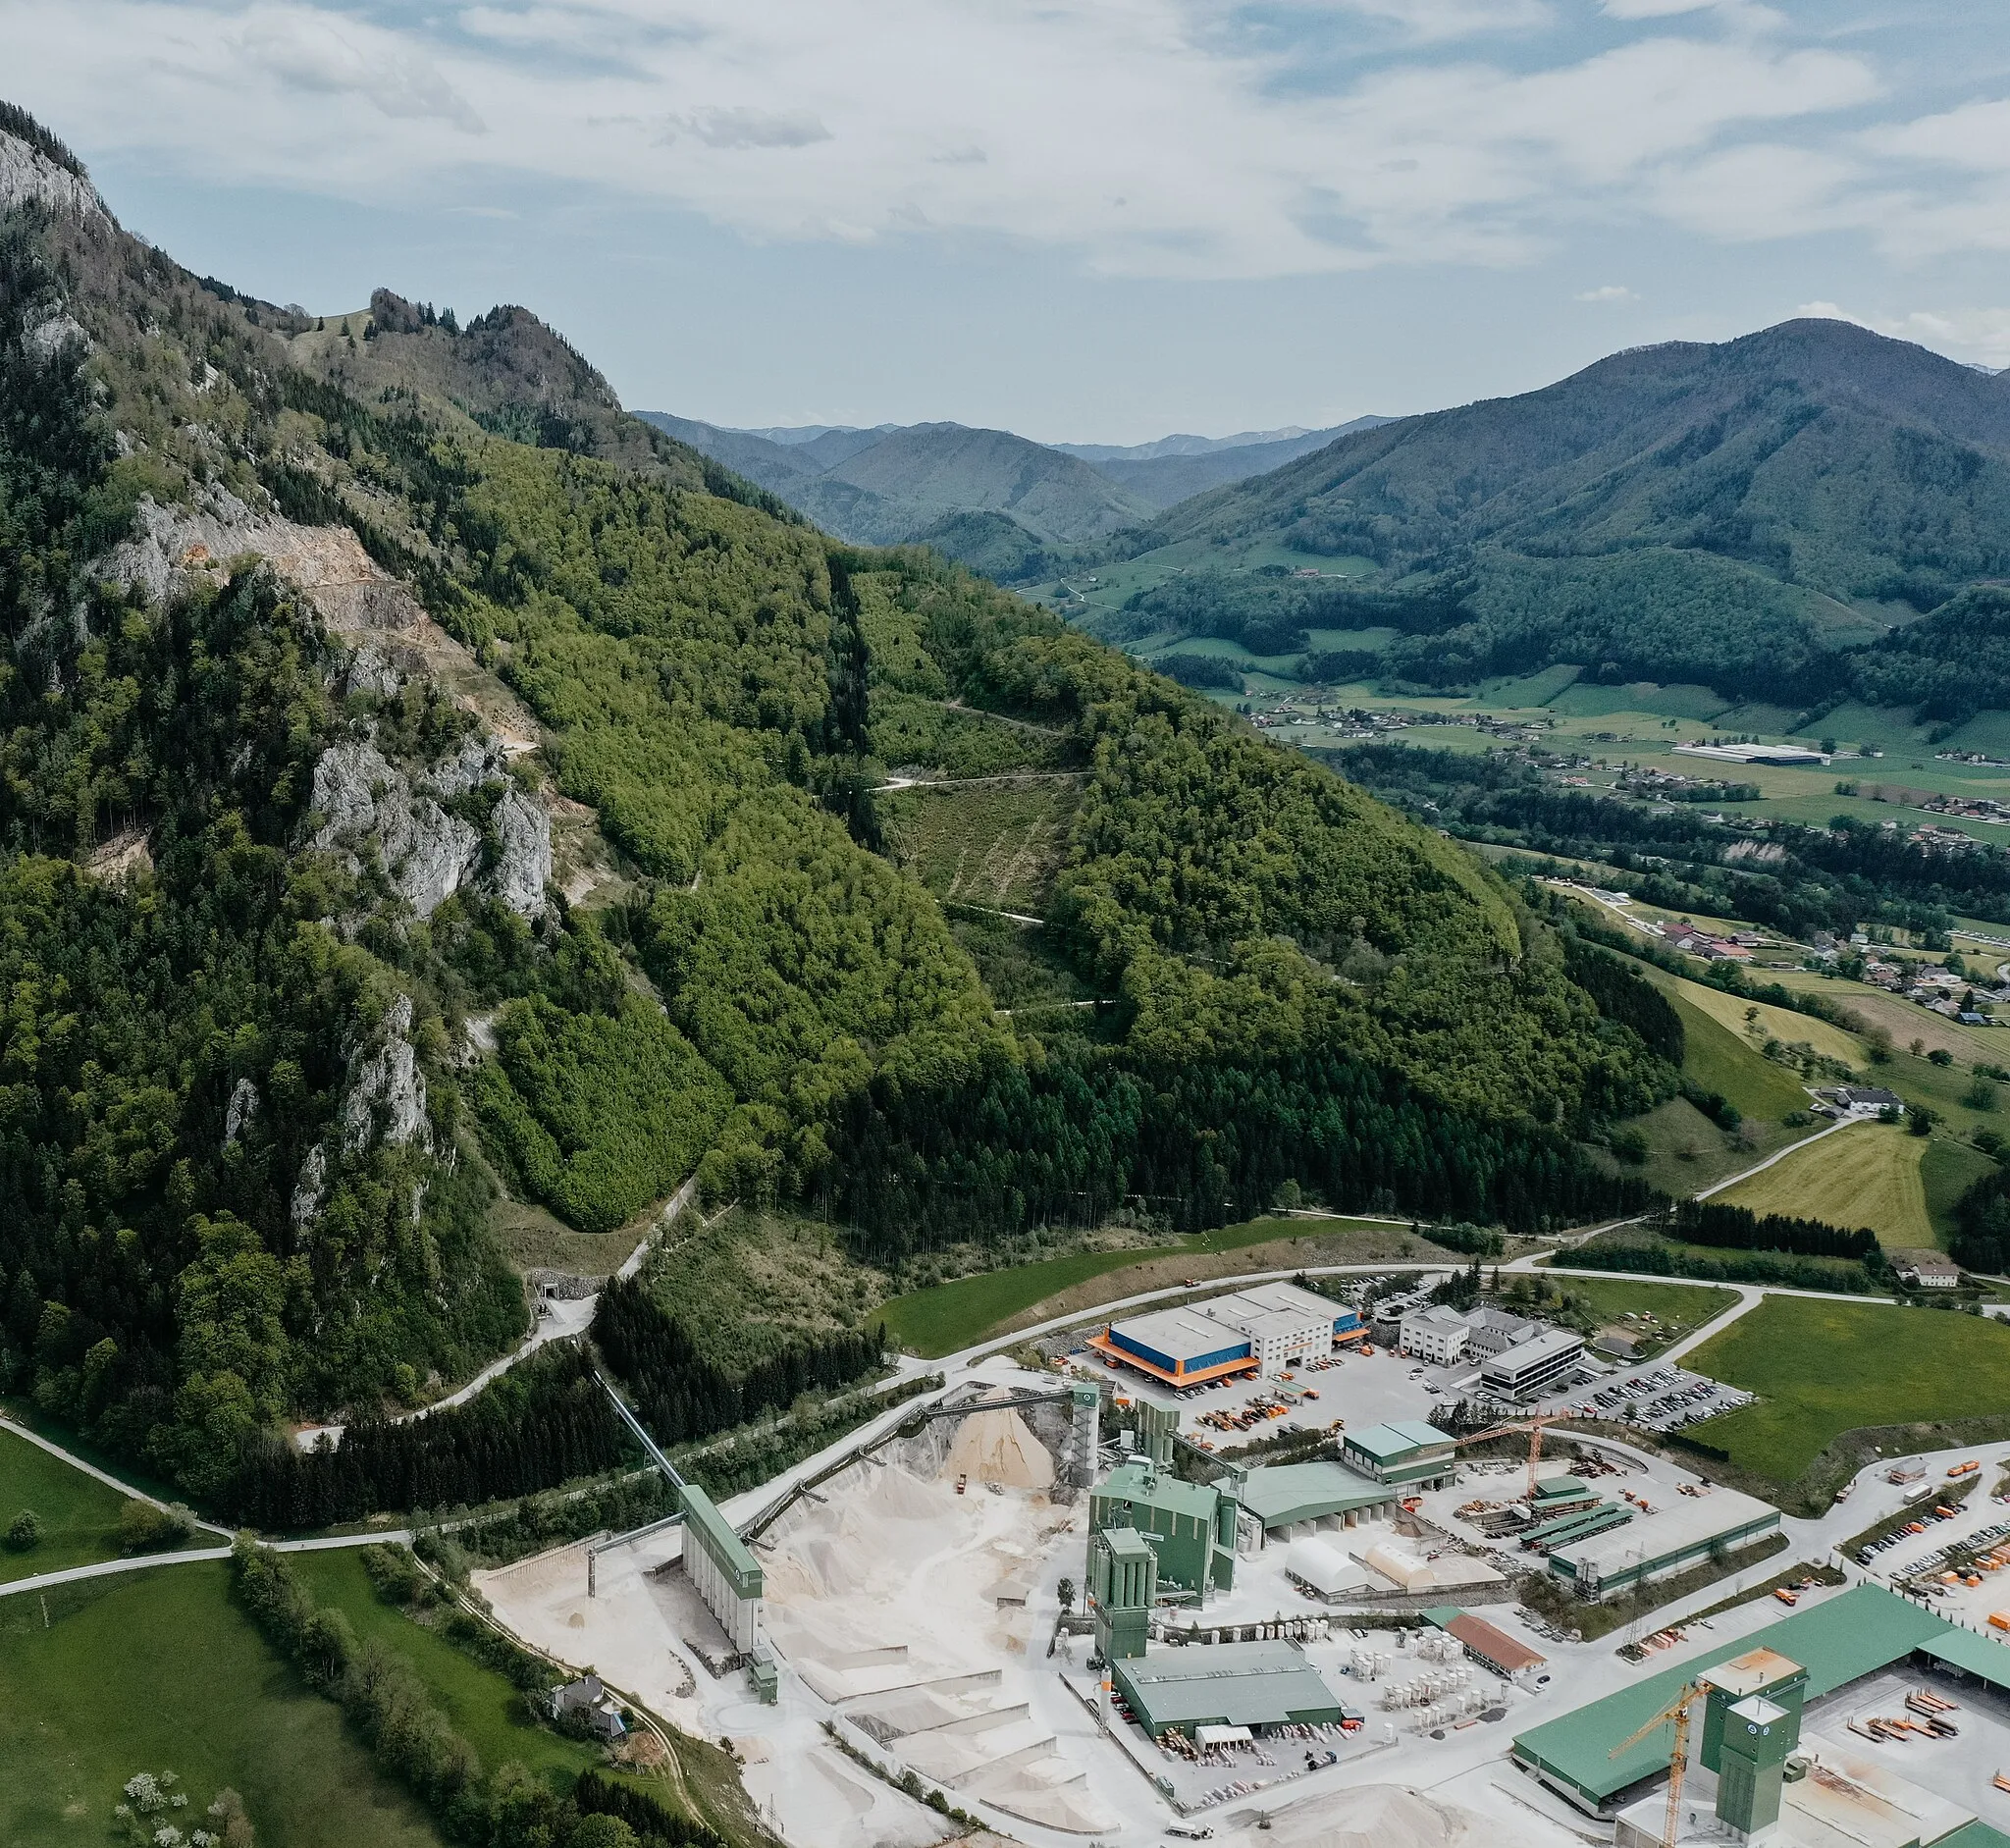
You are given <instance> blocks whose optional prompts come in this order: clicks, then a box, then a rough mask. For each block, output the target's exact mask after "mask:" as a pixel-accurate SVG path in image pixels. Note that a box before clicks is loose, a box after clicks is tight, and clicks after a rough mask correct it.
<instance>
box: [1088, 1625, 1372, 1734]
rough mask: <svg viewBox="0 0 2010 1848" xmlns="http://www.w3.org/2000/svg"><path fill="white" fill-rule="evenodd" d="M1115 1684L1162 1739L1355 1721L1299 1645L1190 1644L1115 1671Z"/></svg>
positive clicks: (1151, 1731)
mask: <svg viewBox="0 0 2010 1848" xmlns="http://www.w3.org/2000/svg"><path fill="white" fill-rule="evenodd" d="M1110 1679H1111V1680H1112V1682H1113V1683H1114V1684H1115V1686H1116V1691H1117V1692H1118V1693H1119V1694H1120V1695H1122V1696H1123V1698H1124V1700H1125V1702H1126V1704H1127V1705H1128V1706H1129V1707H1130V1709H1131V1712H1132V1714H1133V1715H1134V1716H1136V1717H1137V1723H1138V1724H1139V1725H1140V1726H1142V1727H1143V1728H1144V1730H1145V1731H1146V1732H1147V1733H1148V1734H1150V1736H1151V1737H1152V1738H1154V1739H1156V1738H1157V1737H1158V1736H1159V1734H1160V1733H1162V1732H1165V1731H1167V1730H1169V1729H1170V1728H1172V1727H1175V1726H1177V1727H1178V1728H1179V1729H1180V1731H1182V1732H1184V1733H1185V1734H1186V1735H1187V1737H1188V1738H1190V1739H1191V1738H1194V1737H1196V1735H1197V1734H1198V1732H1199V1730H1200V1728H1201V1727H1203V1726H1209V1727H1213V1726H1222V1727H1227V1728H1230V1729H1232V1734H1233V1731H1234V1729H1243V1731H1242V1736H1244V1737H1246V1736H1248V1734H1252V1733H1258V1732H1265V1731H1268V1730H1269V1729H1270V1728H1272V1727H1274V1726H1287V1725H1301V1726H1319V1725H1332V1724H1334V1723H1336V1722H1338V1721H1339V1720H1340V1719H1342V1718H1344V1717H1351V1716H1349V1715H1348V1713H1347V1711H1346V1709H1345V1708H1343V1706H1342V1705H1341V1702H1340V1699H1339V1697H1338V1696H1337V1695H1336V1694H1335V1693H1334V1692H1333V1690H1332V1689H1331V1688H1330V1687H1328V1686H1327V1685H1326V1682H1325V1680H1324V1678H1323V1677H1322V1676H1321V1675H1320V1673H1319V1670H1318V1669H1317V1668H1315V1667H1313V1665H1312V1664H1311V1663H1310V1662H1308V1661H1307V1660H1306V1658H1305V1652H1304V1651H1303V1650H1302V1649H1300V1648H1299V1647H1298V1645H1297V1644H1296V1643H1292V1642H1272V1643H1216V1644H1213V1645H1209V1646H1203V1645H1199V1644H1189V1645H1188V1646H1187V1647H1186V1648H1184V1649H1164V1650H1160V1651H1158V1652H1157V1653H1156V1654H1154V1655H1150V1656H1145V1657H1139V1658H1135V1659H1133V1660H1130V1661H1117V1662H1112V1663H1110Z"/></svg>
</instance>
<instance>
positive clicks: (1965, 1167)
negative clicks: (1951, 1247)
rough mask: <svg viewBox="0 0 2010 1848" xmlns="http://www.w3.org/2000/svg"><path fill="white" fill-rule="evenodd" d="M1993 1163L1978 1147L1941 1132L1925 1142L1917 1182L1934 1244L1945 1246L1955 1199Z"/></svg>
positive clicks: (1991, 1168) (1951, 1230) (1952, 1222)
mask: <svg viewBox="0 0 2010 1848" xmlns="http://www.w3.org/2000/svg"><path fill="white" fill-rule="evenodd" d="M1995 1165H1996V1164H1995V1163H1994V1162H1992V1161H1991V1160H1990V1159H1989V1158H1988V1157H1987V1156H1986V1155H1984V1153H1983V1152H1982V1150H1981V1149H1979V1148H1971V1147H1969V1145H1968V1144H1967V1143H1966V1142H1957V1141H1954V1140H1952V1139H1951V1138H1949V1137H1947V1136H1944V1135H1936V1136H1934V1137H1933V1138H1932V1140H1931V1141H1930V1142H1929V1143H1928V1144H1927V1152H1926V1154H1925V1155H1924V1156H1923V1157H1922V1158H1921V1161H1920V1184H1921V1186H1922V1187H1923V1188H1925V1190H1926V1196H1927V1219H1928V1221H1929V1223H1931V1226H1932V1228H1933V1242H1934V1243H1935V1244H1937V1245H1939V1246H1941V1247H1942V1248H1943V1249H1944V1248H1945V1247H1946V1244H1947V1241H1949V1240H1950V1239H1951V1238H1953V1236H1954V1206H1955V1202H1956V1201H1957V1200H1959V1199H1960V1198H1961V1196H1962V1195H1963V1194H1964V1193H1965V1192H1967V1191H1968V1189H1969V1188H1971V1187H1972V1186H1974V1184H1975V1183H1976V1182H1978V1181H1980V1180H1981V1179H1982V1178H1983V1176H1984V1175H1985V1174H1988V1173H1990V1172H1991V1171H1992V1170H1993V1169H1994V1168H1995Z"/></svg>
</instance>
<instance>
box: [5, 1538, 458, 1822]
mask: <svg viewBox="0 0 2010 1848" xmlns="http://www.w3.org/2000/svg"><path fill="white" fill-rule="evenodd" d="M44 1606H46V1616H45V1611H44V1609H43V1607H44ZM45 1621H46V1625H47V1627H44V1623H45ZM0 1766H4V1767H5V1774H4V1775H0V1841H4V1842H6V1843H7V1844H8V1848H73V1845H74V1844H80V1843H98V1842H104V1841H107V1840H111V1839H115V1837H114V1836H113V1835H112V1832H111V1831H112V1825H113V1816H112V1810H113V1806H114V1805H115V1804H117V1803H120V1802H123V1801H124V1798H123V1797H122V1796H121V1794H120V1793H121V1789H122V1787H123V1786H124V1784H125V1783H126V1781H127V1779H128V1778H130V1777H132V1775H133V1773H134V1772H135V1771H140V1770H151V1771H154V1772H156V1773H158V1772H160V1771H163V1770H172V1771H174V1772H176V1773H177V1775H178V1777H179V1778H180V1788H181V1789H182V1790H183V1791H185V1792H186V1793H187V1794H188V1796H189V1799H190V1802H189V1813H190V1815H191V1816H192V1818H193V1819H194V1820H195V1821H196V1822H199V1821H200V1818H201V1815H202V1812H203V1811H204V1810H205V1809H206V1808H207V1807H208V1805H209V1803H210V1802H211V1800H212V1799H213V1798H214V1797H215V1795H216V1793H217V1792H218V1791H219V1790H220V1789H222V1788H224V1787H226V1786H228V1787H230V1788H231V1789H234V1790H236V1791H237V1792H238V1794H239V1795H240V1796H241V1797H242V1798H243V1800H244V1807H245V1810H246V1812H247V1814H248V1815H249V1817H250V1819H251V1822H252V1824H253V1826H254V1827H255V1828H256V1830H257V1833H258V1842H259V1848H440V1844H441V1837H440V1836H439V1834H438V1833H437V1832H436V1831H435V1829H434V1827H433V1824H432V1822H430V1820H429V1819H428V1818H427V1816H426V1815H425V1813H424V1812H423V1811H422V1810H421V1809H420V1808H419V1806H418V1805H417V1804H416V1803H414V1802H412V1801H411V1800H410V1799H409V1798H408V1797H406V1796H405V1795H404V1793H403V1792H402V1791H400V1790H398V1789H397V1788H396V1787H395V1786H394V1785H392V1784H391V1783H390V1782H389V1781H388V1780H387V1779H385V1778H384V1777H382V1776H380V1775H379V1773H378V1771H377V1769H376V1768H375V1767H374V1765H373V1764H372V1763H371V1760H370V1757H369V1755H368V1753H367V1752H365V1751H364V1749H363V1747H362V1746H361V1745H360V1744H358V1743H357V1742H356V1740H355V1739H354V1738H353V1737H352V1736H351V1735H350V1733H349V1731H348V1729H347V1728H346V1726H345V1725H344V1721H343V1716H342V1711H341V1709H340V1708H338V1707H337V1706H336V1705H335V1703H334V1702H332V1701H329V1700H326V1699H324V1698H323V1697H322V1696H321V1695H319V1694H316V1693H314V1692H312V1691H311V1690H309V1689H308V1688H307V1687H305V1686H304V1685H303V1684H302V1683H301V1681H300V1680H299V1678H298V1676H297V1675H296V1674H295V1673H294V1671H293V1670H292V1668H291V1666H289V1665H288V1664H287V1663H284V1662H282V1661H281V1660H280V1659H279V1657H278V1656H276V1655H275V1654H273V1653H272V1651H271V1650H269V1649H268V1648H267V1647H266V1645H265V1642H264V1640H263V1639H262V1638H261V1637H260V1636H259V1634H258V1632H257V1631H256V1630H254V1629H253V1628H252V1627H251V1624H250V1622H249V1621H248V1620H247V1619H246V1618H245V1617H244V1616H243V1615H242V1614H241V1612H240V1611H239V1610H238V1607H237V1605H236V1603H235V1602H234V1601H233V1600H232V1598H231V1595H230V1566H229V1565H228V1563H226V1562H225V1561H223V1560H212V1561H203V1562H197V1563H193V1564H188V1565H164V1566H157V1567H154V1568H152V1569H150V1570H147V1571H143V1572H135V1573H132V1574H131V1575H129V1576H125V1577H120V1578H114V1579H107V1580H99V1581H94V1582H89V1583H86V1584H82V1585H76V1586H65V1587H61V1588H59V1589H58V1590H57V1591H54V1592H50V1593H48V1594H46V1597H45V1598H37V1597H33V1596H26V1597H17V1598H12V1599H0ZM186 1832H187V1829H186V1827H185V1828H184V1833H186Z"/></svg>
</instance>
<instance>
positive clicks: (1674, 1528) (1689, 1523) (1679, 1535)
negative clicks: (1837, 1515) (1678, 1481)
mask: <svg viewBox="0 0 2010 1848" xmlns="http://www.w3.org/2000/svg"><path fill="white" fill-rule="evenodd" d="M1609 1511H1610V1512H1612V1513H1613V1514H1614V1515H1619V1514H1620V1513H1621V1512H1622V1511H1623V1512H1624V1513H1625V1514H1629V1515H1630V1514H1631V1513H1632V1511H1631V1510H1630V1509H1625V1510H1621V1509H1619V1508H1616V1507H1613V1508H1610V1509H1609ZM1564 1518H1566V1519H1577V1520H1583V1521H1586V1522H1587V1523H1589V1522H1590V1520H1591V1517H1589V1516H1577V1517H1569V1516H1566V1517H1564ZM1778 1531H1779V1510H1778V1509H1777V1508H1776V1507H1774V1506H1773V1505H1772V1504H1771V1503H1770V1502H1762V1501H1760V1500H1759V1498H1758V1497H1757V1496H1751V1495H1740V1494H1739V1493H1738V1492H1737V1491H1736V1490H1735V1489H1713V1490H1712V1491H1711V1492H1710V1493H1709V1494H1708V1495H1699V1496H1693V1497H1691V1496H1677V1497H1675V1498H1674V1499H1673V1500H1672V1502H1671V1503H1670V1504H1669V1505H1667V1506H1666V1507H1663V1508H1658V1509H1657V1510H1656V1511H1655V1512H1654V1513H1652V1514H1640V1515H1633V1517H1632V1518H1630V1519H1615V1520H1613V1521H1612V1522H1610V1523H1609V1524H1607V1525H1605V1526H1604V1527H1603V1529H1602V1530H1601V1529H1599V1528H1597V1527H1595V1526H1590V1525H1587V1527H1586V1528H1585V1529H1583V1530H1580V1532H1579V1533H1578V1534H1577V1535H1573V1536H1571V1537H1567V1538H1564V1537H1561V1536H1553V1538H1552V1540H1551V1543H1550V1549H1549V1551H1550V1570H1551V1572H1552V1573H1553V1574H1555V1576H1557V1577H1558V1578H1560V1579H1561V1580H1562V1581H1563V1582H1564V1584H1566V1585H1568V1586H1569V1587H1570V1589H1571V1590H1572V1591H1574V1592H1575V1593H1576V1594H1577V1596H1578V1597H1580V1598H1584V1599H1588V1600H1589V1599H1603V1598H1610V1597H1611V1596H1612V1595H1613V1593H1614V1592H1622V1591H1627V1590H1630V1589H1631V1588H1632V1587H1633V1586H1635V1585H1638V1584H1640V1583H1641V1582H1642V1581H1643V1580H1646V1579H1651V1578H1663V1577H1666V1575H1667V1574H1668V1573H1670V1572H1679V1571H1681V1570H1683V1568H1684V1567H1686V1566H1691V1565H1697V1564H1700V1563H1701V1562H1702V1561H1703V1560H1705V1559H1708V1558H1711V1557H1712V1556H1713V1555H1715V1554H1719V1553H1727V1552H1732V1551H1734V1550H1735V1549H1737V1548H1739V1547H1748V1546H1750V1545H1751V1544H1752V1543H1753V1542H1754V1541H1756V1540H1760V1539H1763V1538H1764V1537H1765V1536H1766V1535H1768V1534H1772V1533H1777V1532H1778ZM1559 1539H1560V1541H1561V1544H1558V1540H1559Z"/></svg>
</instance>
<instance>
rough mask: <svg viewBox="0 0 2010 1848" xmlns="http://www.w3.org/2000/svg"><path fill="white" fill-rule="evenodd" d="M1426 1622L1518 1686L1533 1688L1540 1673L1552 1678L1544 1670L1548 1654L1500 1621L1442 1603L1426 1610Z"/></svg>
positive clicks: (1488, 1667)
mask: <svg viewBox="0 0 2010 1848" xmlns="http://www.w3.org/2000/svg"><path fill="white" fill-rule="evenodd" d="M1424 1621H1425V1622H1426V1623H1435V1624H1436V1625H1437V1626H1438V1628H1439V1629H1441V1630H1443V1631H1444V1632H1445V1633H1446V1635H1448V1636H1450V1637H1451V1638H1452V1639H1453V1640H1454V1641H1455V1642H1456V1643H1458V1644H1459V1645H1460V1646H1461V1647H1462V1648H1463V1649H1464V1650H1465V1653H1466V1654H1467V1655H1468V1656H1470V1657H1471V1658H1472V1660H1473V1661H1474V1662H1476V1663H1479V1664H1480V1666H1481V1667H1483V1668H1486V1669H1490V1670H1491V1671H1492V1672H1493V1673H1495V1674H1497V1675H1500V1676H1501V1677H1502V1679H1504V1680H1507V1681H1512V1682H1513V1683H1515V1685H1516V1686H1517V1687H1533V1686H1535V1684H1536V1681H1537V1678H1538V1677H1539V1676H1540V1677H1541V1678H1542V1679H1544V1680H1547V1679H1548V1678H1549V1677H1548V1676H1547V1675H1543V1673H1542V1671H1543V1669H1544V1668H1546V1667H1547V1666H1548V1665H1549V1659H1548V1658H1547V1657H1546V1656H1543V1655H1541V1654H1539V1653H1538V1652H1537V1651H1535V1650H1533V1649H1530V1648H1529V1646H1528V1645H1527V1644H1526V1643H1524V1642H1522V1641H1520V1640H1519V1639H1518V1638H1516V1637H1512V1636H1509V1635H1508V1632H1507V1631H1506V1630H1504V1629H1502V1628H1500V1627H1499V1626H1498V1625H1497V1624H1492V1623H1489V1622H1488V1621H1487V1620H1486V1618H1484V1617H1476V1616H1474V1615H1473V1613H1472V1612H1471V1611H1470V1610H1460V1609H1459V1608H1458V1607H1457V1606H1456V1605H1439V1606H1437V1607H1436V1608H1435V1609H1433V1610H1426V1611H1425V1612H1424Z"/></svg>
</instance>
